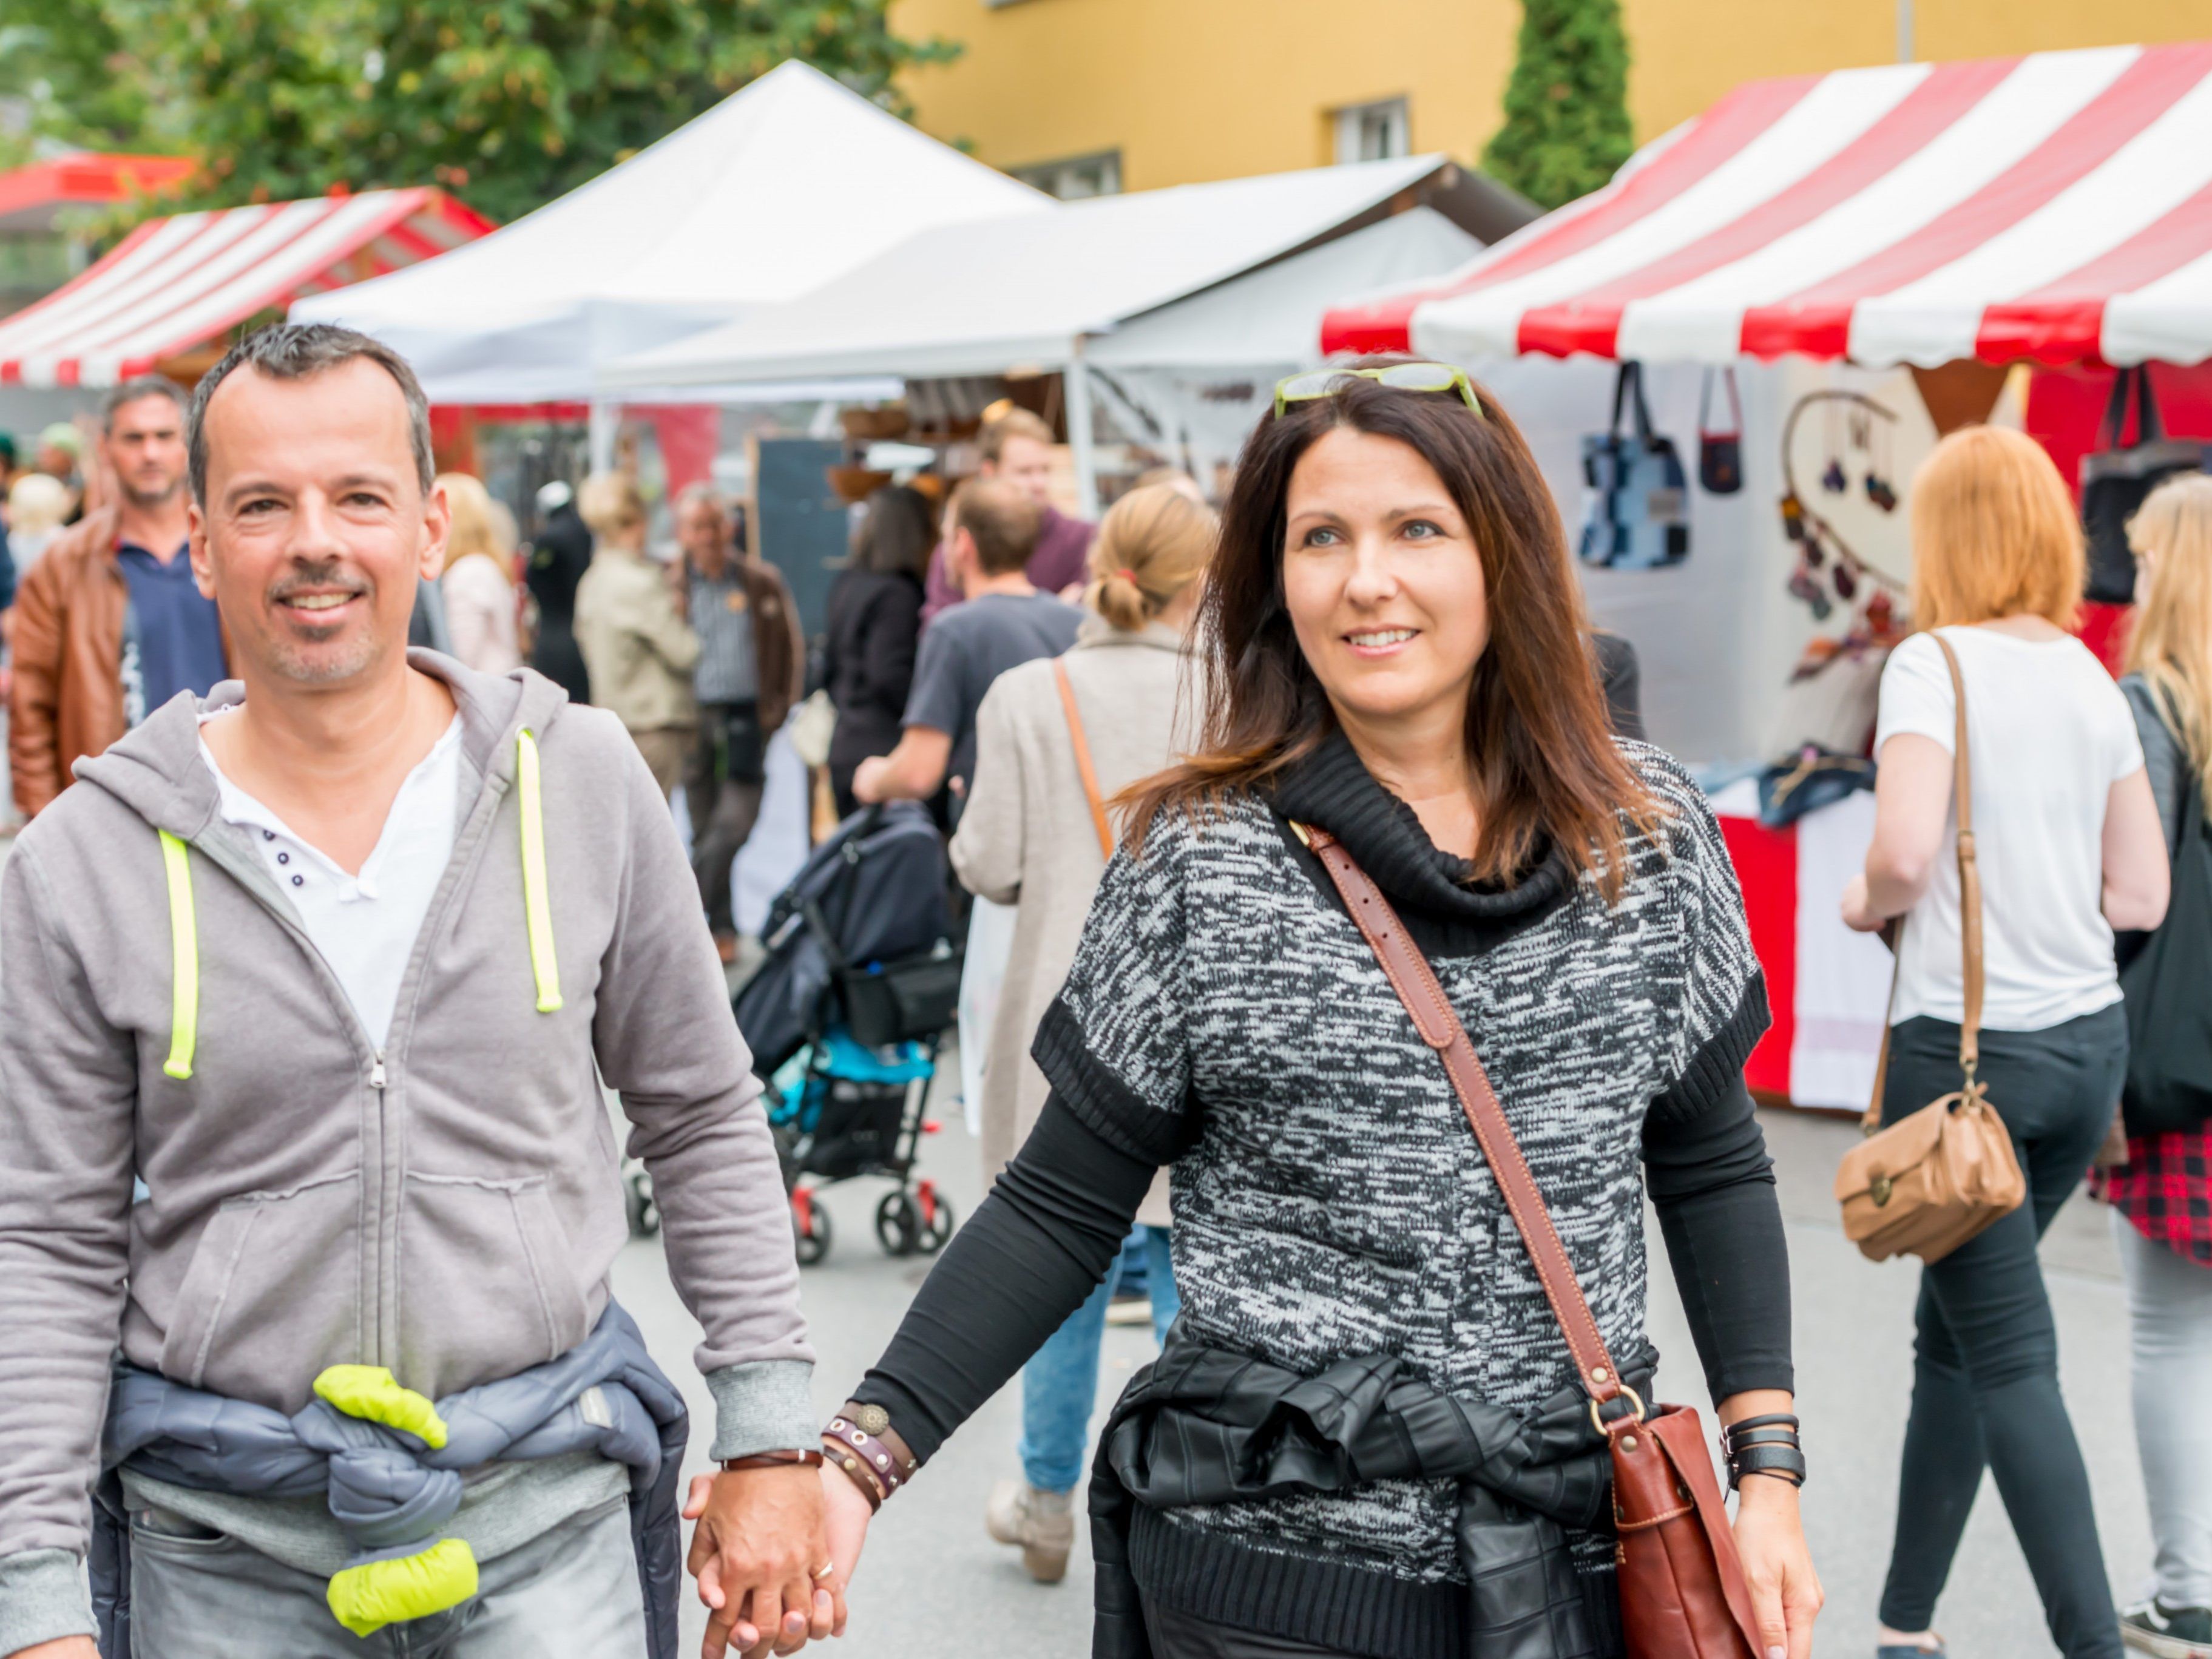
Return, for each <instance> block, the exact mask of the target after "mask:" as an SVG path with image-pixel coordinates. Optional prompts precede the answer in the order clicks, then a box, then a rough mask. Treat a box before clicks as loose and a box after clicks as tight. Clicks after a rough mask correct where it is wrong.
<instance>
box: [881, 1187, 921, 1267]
mask: <svg viewBox="0 0 2212 1659" xmlns="http://www.w3.org/2000/svg"><path fill="white" fill-rule="evenodd" d="M876 1242H877V1243H878V1244H881V1245H882V1246H883V1247H884V1254H885V1255H913V1254H914V1253H915V1250H916V1249H920V1248H921V1211H920V1210H919V1209H918V1208H916V1207H915V1201H914V1194H911V1193H908V1192H904V1191H900V1192H896V1193H885V1194H884V1197H883V1201H882V1202H881V1203H880V1204H878V1205H877V1206H876Z"/></svg>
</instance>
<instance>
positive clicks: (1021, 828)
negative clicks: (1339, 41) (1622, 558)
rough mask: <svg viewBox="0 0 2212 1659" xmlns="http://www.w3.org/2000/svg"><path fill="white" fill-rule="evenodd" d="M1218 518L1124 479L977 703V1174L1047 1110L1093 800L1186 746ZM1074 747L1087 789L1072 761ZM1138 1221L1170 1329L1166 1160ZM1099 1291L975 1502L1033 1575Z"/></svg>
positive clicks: (1047, 1351)
mask: <svg viewBox="0 0 2212 1659" xmlns="http://www.w3.org/2000/svg"><path fill="white" fill-rule="evenodd" d="M1214 534H1215V524H1214V518H1213V514H1212V512H1211V511H1210V510H1209V509H1208V508H1207V507H1205V506H1203V505H1202V504H1200V503H1199V502H1198V501H1194V499H1193V498H1192V496H1191V495H1186V494H1184V493H1182V492H1180V491H1178V490H1176V489H1174V488H1172V487H1171V486H1169V485H1165V484H1156V485H1152V486H1148V487H1146V488H1145V489H1136V490H1133V491H1131V492H1130V493H1129V494H1128V495H1126V496H1124V497H1123V498H1122V499H1121V501H1118V502H1117V503H1115V507H1114V509H1113V511H1112V512H1110V513H1108V514H1107V515H1106V520H1105V522H1104V523H1103V524H1102V525H1101V526H1099V531H1098V536H1097V540H1096V541H1095V542H1093V543H1092V544H1091V553H1090V574H1091V584H1090V587H1089V591H1088V592H1087V594H1086V595H1085V600H1086V603H1087V604H1088V605H1089V606H1090V608H1091V611H1093V612H1095V613H1096V614H1094V615H1093V616H1091V617H1089V618H1087V619H1086V620H1085V623H1084V625H1083V629H1082V633H1081V635H1080V636H1079V638H1078V640H1077V641H1076V644H1075V647H1074V648H1073V650H1071V651H1069V652H1068V653H1067V654H1066V655H1065V656H1063V657H1059V658H1048V659H1040V660H1038V661H1035V662H1028V663H1024V664H1021V665H1019V666H1018V667H1015V668H1012V669H1010V670H1008V671H1006V673H1004V674H1001V675H1000V677H999V678H998V679H997V680H996V681H994V683H993V684H992V686H991V689H990V690H989V691H988V692H987V693H986V694H985V696H984V698H983V702H982V706H981V708H980V709H979V710H978V712H977V714H976V755H975V781H974V783H973V786H972V787H971V788H970V789H969V799H968V807H967V810H966V811H965V812H964V813H963V814H962V816H961V819H960V829H959V833H958V834H957V835H956V836H954V837H953V839H952V866H953V868H954V869H955V870H956V871H957V872H958V873H959V876H960V879H961V881H962V883H963V884H965V885H966V886H967V888H968V889H969V891H970V892H973V893H975V895H977V896H979V897H981V898H987V899H989V900H992V901H993V902H996V903H1000V904H1013V905H1017V906H1018V910H1017V914H1016V916H1015V920H1014V937H1013V945H1012V951H1011V953H1010V955H1009V957H1008V959H1007V963H1006V981H1005V989H1004V990H1003V992H1002V993H1001V994H1000V1001H999V1006H998V1012H997V1016H996V1018H995V1019H994V1023H993V1025H992V1028H991V1040H990V1045H989V1048H988V1050H987V1054H986V1057H985V1060H984V1068H983V1088H982V1126H983V1163H984V1171H985V1175H986V1176H987V1178H990V1179H995V1178H996V1177H997V1176H998V1173H999V1171H1000V1170H1002V1169H1004V1168H1005V1167H1006V1164H1007V1162H1008V1160H1010V1159H1011V1158H1012V1157H1013V1155H1014V1152H1015V1151H1016V1149H1018V1147H1019V1146H1020V1145H1021V1143H1022V1141H1023V1139H1024V1137H1026V1136H1027V1135H1028V1133H1029V1132H1030V1128H1031V1127H1033V1126H1034V1125H1035V1124H1036V1120H1037V1116H1038V1115H1039V1114H1040V1113H1041V1112H1042V1110H1043V1109H1044V1103H1045V1095H1046V1085H1045V1079H1044V1073H1042V1072H1041V1071H1039V1070H1038V1069H1037V1066H1036V1061H1035V1060H1031V1059H1030V1052H1029V1050H1030V1039H1031V1038H1032V1037H1033V1036H1035V1035H1036V1026H1037V1022H1038V1020H1039V1019H1040V1018H1042V1017H1043V1014H1044V1012H1045V1010H1046V1008H1047V1007H1048V1006H1050V1005H1051V1002H1052V1000H1053V998H1054V996H1055V995H1057V994H1059V991H1060V981H1062V980H1063V979H1065V978H1066V975H1067V970H1068V967H1069V964H1070V963H1073V961H1074V958H1075V947H1076V944H1077V941H1078V940H1079V938H1080V937H1081V935H1082V932H1083V922H1084V918H1085V915H1087V914H1088V913H1089V911H1090V908H1091V896H1092V894H1093V893H1095V892H1096V891H1097V887H1098V881H1099V878H1100V877H1101V876H1102V875H1103V873H1104V872H1105V868H1106V857H1107V853H1106V848H1105V846H1104V845H1103V843H1104V842H1106V841H1107V840H1108V839H1109V838H1110V829H1109V824H1110V819H1109V817H1108V815H1107V814H1106V811H1105V808H1104V806H1103V802H1104V801H1105V800H1108V799H1111V798H1112V797H1113V796H1114V795H1115V793H1118V792H1119V791H1121V790H1122V789H1125V788H1127V787H1128V786H1129V785H1131V784H1133V783H1134V782H1136V781H1138V780H1139V779H1140V778H1143V777H1146V776H1148V775H1151V774H1152V773H1154V772H1157V771H1158V770H1160V769H1162V768H1164V767H1165V766H1167V765H1168V764H1170V763H1171V762H1172V761H1173V760H1174V759H1175V757H1176V754H1177V753H1179V752H1180V750H1181V748H1182V744H1181V743H1180V742H1179V740H1178V738H1179V734H1180V733H1181V730H1182V728H1181V726H1180V725H1179V723H1178V718H1177V714H1178V709H1179V708H1195V706H1196V704H1195V702H1194V700H1193V699H1191V698H1190V697H1189V696H1188V694H1187V688H1186V687H1185V686H1184V684H1183V681H1184V677H1185V672H1186V670H1187V666H1188V662H1189V660H1190V659H1189V657H1188V653H1186V651H1185V648H1184V634H1185V630H1186V629H1188V625H1189V623H1190V618H1191V617H1192V615H1193V613H1194V611H1195V610H1196V608H1197V600H1198V595H1199V592H1200V577H1201V576H1202V575H1203V574H1204V573H1205V569H1206V561H1207V559H1208V558H1209V557H1210V556H1211V555H1212V550H1213V540H1214ZM1063 684H1065V686H1066V691H1065V692H1063V690H1062V689H1061V688H1062V685H1063ZM1070 696H1072V698H1073V704H1074V708H1075V711H1076V720H1079V722H1080V727H1081V732H1082V744H1081V748H1080V749H1079V742H1078V738H1077V736H1076V728H1075V726H1074V724H1073V723H1072V722H1071V720H1070V715H1069V709H1068V704H1067V701H1066V699H1067V698H1068V697H1070ZM1085 749H1087V752H1088V755H1089V758H1090V762H1091V768H1092V769H1093V770H1094V772H1095V776H1096V792H1095V793H1094V792H1093V791H1092V790H1091V789H1090V788H1087V787H1086V786H1085V779H1084V775H1083V770H1084V769H1083V767H1082V766H1081V764H1080V763H1079V760H1078V755H1079V752H1081V751H1082V750H1085ZM1137 1219H1138V1231H1139V1234H1141V1235H1142V1236H1143V1239H1144V1243H1145V1246H1146V1250H1147V1253H1148V1255H1149V1262H1148V1273H1147V1280H1148V1283H1149V1285H1150V1288H1151V1291H1152V1315H1153V1322H1154V1327H1155V1328H1156V1330H1158V1331H1159V1332H1162V1333H1164V1331H1165V1330H1166V1328H1167V1325H1168V1323H1169V1322H1170V1320H1171V1319H1172V1318H1173V1317H1174V1315H1175V1310H1176V1294H1175V1281H1174V1278H1173V1275H1172V1273H1171V1271H1170V1264H1169V1255H1168V1243H1167V1241H1168V1225H1169V1220H1170V1216H1169V1209H1168V1194H1167V1176H1166V1173H1165V1171H1162V1173H1161V1175H1160V1177H1159V1179H1158V1181H1157V1182H1155V1183H1154V1184H1153V1188H1152V1193H1151V1194H1150V1195H1149V1196H1148V1197H1147V1198H1146V1201H1145V1205H1144V1207H1143V1208H1142V1209H1140V1210H1139V1212H1138V1216H1137ZM1109 1296H1110V1282H1109V1285H1101V1286H1100V1287H1099V1290H1098V1291H1097V1294H1096V1295H1094V1296H1093V1297H1091V1300H1090V1301H1089V1302H1087V1303H1085V1304H1084V1306H1083V1307H1082V1308H1081V1309H1079V1310H1078V1311H1077V1312H1076V1313H1075V1315H1074V1316H1073V1317H1072V1318H1070V1319H1069V1320H1068V1322H1067V1323H1066V1325H1064V1326H1063V1327H1061V1328H1060V1331H1059V1333H1058V1334H1056V1335H1054V1337H1053V1338H1052V1339H1051V1340H1049V1341H1048V1342H1047V1343H1046V1344H1045V1346H1043V1347H1042V1349H1040V1350H1039V1351H1038V1352H1037V1355H1036V1358H1034V1359H1032V1360H1030V1363H1029V1365H1028V1366H1027V1368H1026V1369H1025V1370H1024V1372H1023V1404H1022V1419H1023V1420H1022V1439H1021V1460H1022V1465H1023V1474H1024V1479H1023V1480H1020V1481H1018V1482H1017V1481H1012V1480H1009V1481H1002V1482H1000V1485H999V1486H998V1488H997V1490H996V1491H994V1492H993V1493H992V1497H991V1504H990V1508H989V1510H988V1512H987V1516H986V1524H987V1526H988V1528H989V1529H990V1533H991V1535H992V1536H993V1537H994V1538H995V1539H997V1540H998V1541H1000V1543H1003V1544H1012V1545H1017V1546H1018V1547H1020V1548H1021V1550H1022V1553H1023V1561H1024V1565H1026V1566H1027V1567H1028V1569H1029V1571H1030V1575H1031V1576H1032V1577H1035V1578H1036V1579H1037V1580H1038V1581H1039V1582H1040V1583H1055V1582H1057V1581H1058V1580H1059V1579H1060V1577H1063V1576H1064V1575H1065V1574H1066V1571H1067V1553H1068V1549H1069V1547H1070V1546H1071V1545H1072V1543H1073V1541H1074V1532H1075V1528H1074V1517H1073V1512H1072V1510H1071V1506H1070V1503H1069V1495H1070V1493H1071V1492H1073V1489H1074V1487H1075V1485H1076V1483H1077V1481H1078V1480H1079V1478H1080V1476H1081V1474H1082V1473H1083V1468H1084V1461H1083V1453H1084V1444H1085V1438H1086V1437H1087V1436H1088V1434H1089V1431H1090V1423H1091V1406H1092V1403H1093V1401H1094V1400H1095V1398H1096V1396H1097V1391H1098V1346H1099V1335H1100V1332H1101V1331H1102V1329H1103V1327H1104V1324H1105V1320H1106V1308H1107V1303H1108V1301H1109Z"/></svg>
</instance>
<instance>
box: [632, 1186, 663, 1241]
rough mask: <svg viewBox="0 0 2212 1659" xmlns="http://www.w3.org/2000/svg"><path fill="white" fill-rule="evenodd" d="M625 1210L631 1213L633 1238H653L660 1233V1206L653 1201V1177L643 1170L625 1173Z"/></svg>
mask: <svg viewBox="0 0 2212 1659" xmlns="http://www.w3.org/2000/svg"><path fill="white" fill-rule="evenodd" d="M623 1209H624V1210H626V1211H628V1212H629V1236H630V1237H632V1238H651V1237H653V1235H654V1234H655V1233H657V1232H659V1231H660V1206H659V1205H658V1204H656V1203H654V1202H653V1177H652V1176H651V1175H649V1174H647V1172H646V1171H645V1170H643V1169H632V1170H626V1171H624V1172H623Z"/></svg>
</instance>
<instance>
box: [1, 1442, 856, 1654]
mask: <svg viewBox="0 0 2212 1659" xmlns="http://www.w3.org/2000/svg"><path fill="white" fill-rule="evenodd" d="M837 1478H838V1479H839V1480H843V1479H844V1478H845V1477H844V1476H842V1475H839V1476H838V1477H837ZM8 1659H100V1648H99V1646H98V1644H95V1643H94V1641H93V1639H92V1638H90V1637H89V1636H58V1637H56V1638H54V1639H53V1640H52V1641H51V1642H40V1644H37V1645H36V1646H35V1647H27V1648H18V1649H16V1650H15V1652H13V1653H11V1654H9V1656H8Z"/></svg>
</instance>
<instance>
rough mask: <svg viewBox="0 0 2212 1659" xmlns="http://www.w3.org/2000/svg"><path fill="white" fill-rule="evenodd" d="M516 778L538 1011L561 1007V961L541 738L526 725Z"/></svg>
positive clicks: (518, 744)
mask: <svg viewBox="0 0 2212 1659" xmlns="http://www.w3.org/2000/svg"><path fill="white" fill-rule="evenodd" d="M514 779H515V783H516V786H517V787H519V788H520V791H521V794H522V800H521V808H522V810H521V812H520V817H521V819H522V913H523V915H524V916H525V917H526V919H527V921H528V922H529V925H530V971H531V973H532V975H535V976H536V978H537V981H538V1012H539V1013H541V1014H551V1013H557V1012H560V1008H561V963H560V962H559V960H558V959H557V958H556V957H555V956H554V954H553V911H552V908H551V907H550V905H549V904H548V903H547V902H546V897H545V814H544V806H543V805H542V802H541V798H540V795H539V793H538V739H537V738H534V737H532V735H531V732H530V728H529V727H528V726H524V727H523V728H522V730H521V731H520V732H517V733H516V734H515V738H514Z"/></svg>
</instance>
